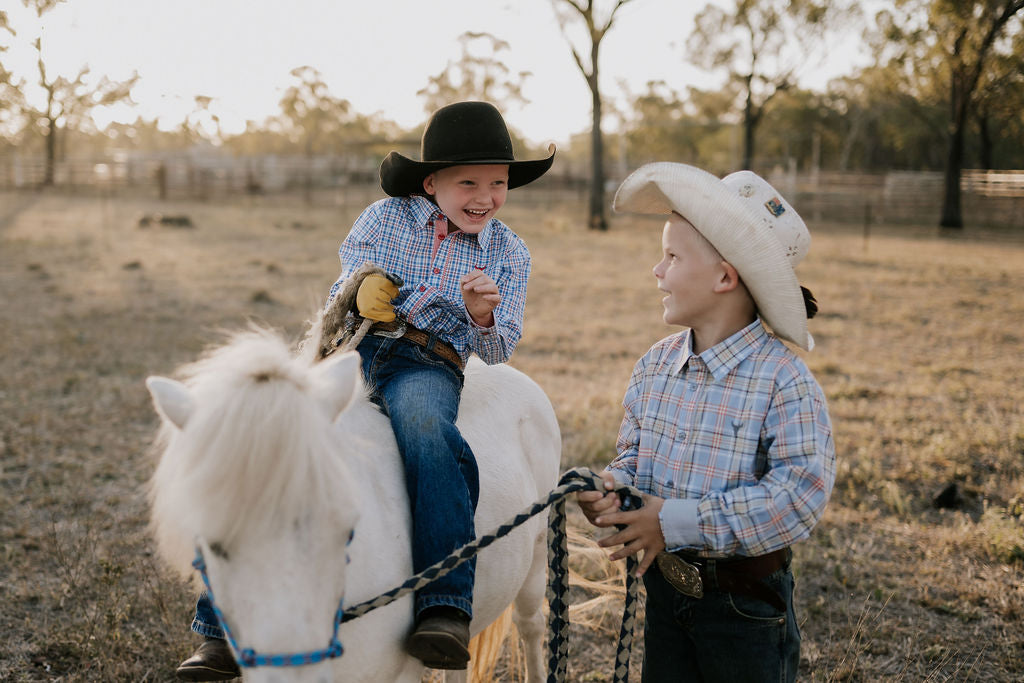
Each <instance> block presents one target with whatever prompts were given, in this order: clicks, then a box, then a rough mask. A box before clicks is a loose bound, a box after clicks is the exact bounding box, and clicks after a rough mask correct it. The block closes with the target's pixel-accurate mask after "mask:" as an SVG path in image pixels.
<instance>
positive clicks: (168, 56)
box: [3, 0, 865, 143]
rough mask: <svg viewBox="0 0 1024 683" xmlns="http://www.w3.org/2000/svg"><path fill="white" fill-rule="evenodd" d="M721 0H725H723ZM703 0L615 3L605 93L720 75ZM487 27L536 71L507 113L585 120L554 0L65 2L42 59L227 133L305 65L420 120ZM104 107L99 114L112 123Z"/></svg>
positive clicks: (48, 23) (28, 54)
mask: <svg viewBox="0 0 1024 683" xmlns="http://www.w3.org/2000/svg"><path fill="white" fill-rule="evenodd" d="M717 1H719V2H720V1H721V0H717ZM5 4H8V5H10V6H11V7H9V9H7V12H8V15H9V18H10V23H11V25H12V27H13V28H15V29H16V30H19V35H18V37H17V38H16V39H14V40H8V41H7V42H9V43H11V49H10V51H9V52H8V53H7V54H6V55H5V56H4V57H3V60H4V64H5V65H8V68H9V69H11V70H12V71H14V72H15V75H16V76H18V75H21V76H23V77H24V76H27V75H28V74H29V68H30V67H31V66H32V64H33V63H34V59H35V57H34V53H33V51H32V49H31V48H28V47H27V45H26V43H27V41H28V40H31V37H32V36H34V35H35V32H36V31H37V30H38V28H37V27H36V25H35V24H36V20H35V16H34V14H33V13H31V12H29V11H28V10H26V9H25V8H24V7H23V6H22V4H21V3H20V2H18V3H15V2H10V3H5ZM702 7H704V3H703V2H700V1H692V2H691V1H690V0H634V1H633V2H632V3H630V4H627V5H626V6H625V7H623V8H622V9H620V10H619V13H618V15H616V24H615V25H614V26H613V28H612V30H611V31H610V32H609V33H608V35H607V37H606V38H605V40H604V42H603V43H602V44H601V55H600V75H601V90H602V94H604V95H605V96H606V97H612V98H614V97H617V96H621V94H622V92H623V91H622V88H621V86H620V83H621V82H625V83H626V84H627V87H628V88H629V90H630V91H632V92H634V93H637V92H640V91H642V90H644V89H645V86H646V83H647V82H648V81H650V80H664V81H665V82H667V83H668V85H669V86H671V87H673V88H676V89H677V90H683V89H685V87H686V86H688V85H696V86H699V87H705V88H706V87H712V86H713V85H714V84H715V83H717V82H718V81H717V80H716V78H715V77H713V76H710V75H709V74H706V73H704V72H700V71H697V70H694V69H692V68H691V67H689V66H688V65H687V64H686V62H685V43H686V39H687V37H688V36H689V34H690V32H691V31H692V28H693V17H694V15H696V13H697V12H698V10H699V9H700V8H702ZM465 31H477V32H487V33H490V34H492V35H494V36H495V37H497V38H499V39H502V40H504V41H506V42H507V43H509V45H510V50H507V51H504V52H502V53H500V54H501V56H502V58H503V59H504V60H505V63H506V65H507V66H508V67H509V70H510V72H511V73H518V72H520V71H530V72H532V73H533V76H531V77H530V78H529V79H528V80H527V81H526V86H525V88H524V94H525V95H526V97H527V98H528V99H529V100H530V103H529V104H527V105H525V106H523V107H512V108H509V109H506V110H505V111H504V112H503V113H504V114H505V118H506V121H507V122H508V123H509V125H511V126H513V127H514V128H516V129H517V130H519V131H520V132H521V133H522V134H524V135H525V136H526V137H527V138H528V139H530V140H532V141H533V142H535V143H546V142H548V141H557V142H564V141H566V140H567V139H568V137H569V136H570V135H571V134H573V133H577V132H581V131H585V130H589V126H590V92H589V89H588V88H587V85H586V83H585V81H584V79H583V76H582V74H581V73H580V71H579V69H578V68H577V67H576V64H575V63H574V62H573V59H572V56H571V53H570V52H569V47H568V45H567V43H566V40H565V38H564V37H563V35H562V33H561V31H560V30H559V27H558V23H557V21H556V20H555V14H554V11H553V9H552V6H551V2H550V0H431V1H430V2H413V1H412V0H289V1H288V2H280V1H277V2H275V1H273V0H173V1H168V0H71V2H69V3H67V4H65V5H60V6H58V7H57V8H56V9H54V10H52V11H51V12H50V13H48V14H47V15H45V16H44V26H43V27H42V37H43V45H44V54H45V56H46V61H47V64H48V68H50V69H51V71H54V72H59V73H61V74H63V75H66V76H69V77H70V76H74V75H75V74H77V72H78V69H79V68H80V67H81V66H83V65H86V64H87V65H88V66H89V67H90V68H91V75H92V76H93V77H95V78H97V79H98V78H99V76H101V75H107V76H109V77H110V78H112V79H115V80H122V79H125V78H127V77H129V76H130V74H131V73H132V71H133V70H135V71H138V73H139V75H140V77H141V79H140V81H139V83H138V85H137V86H136V88H135V89H134V90H133V99H134V100H135V102H136V103H138V107H137V108H136V109H135V110H133V111H132V112H131V113H128V112H124V111H122V112H117V113H116V118H117V119H119V120H124V121H132V120H134V119H135V117H136V116H137V115H138V114H141V115H142V116H143V117H144V118H146V119H152V118H154V117H160V119H161V124H162V126H163V127H166V128H170V127H172V126H174V125H175V124H177V123H179V122H180V121H181V120H183V119H184V117H185V116H186V115H187V114H188V113H189V112H191V111H193V110H194V108H195V100H194V97H195V96H196V95H205V96H209V97H213V98H214V102H213V104H212V105H211V110H212V111H213V112H214V113H215V114H217V115H218V116H219V117H220V119H221V122H222V126H223V128H224V130H225V131H226V132H238V131H241V130H243V129H244V127H245V121H246V120H247V119H252V120H256V121H262V120H263V119H264V118H266V117H267V116H269V115H272V114H275V113H277V112H278V102H279V100H280V98H281V94H282V93H283V91H284V89H285V88H287V86H288V84H289V82H290V78H289V71H291V70H292V69H293V68H295V67H298V66H303V65H309V66H312V67H314V68H316V69H317V70H319V71H320V72H321V73H322V74H323V76H324V80H325V81H326V82H327V84H328V86H329V88H330V90H331V93H332V94H333V95H335V96H337V97H342V98H344V99H347V100H349V102H351V103H352V105H353V107H354V108H355V110H356V111H358V112H360V113H363V114H372V113H374V112H380V113H381V115H382V116H383V117H385V118H387V119H390V120H393V121H396V122H397V123H399V124H400V125H402V126H406V127H412V126H414V125H416V124H418V123H420V122H422V120H423V119H424V118H425V117H426V112H425V111H424V109H423V101H422V99H421V98H419V97H417V96H416V91H418V90H420V89H421V88H423V87H424V86H426V85H427V82H428V79H429V78H430V77H431V76H435V75H437V74H439V73H441V71H442V70H443V69H444V68H445V66H446V65H447V64H448V62H449V61H456V60H458V58H459V56H460V49H461V47H460V44H459V42H458V40H457V38H458V36H459V35H461V34H462V33H463V32H465ZM854 41H855V39H854V38H851V39H850V42H849V43H848V44H847V45H846V48H845V49H838V50H836V49H834V50H833V51H832V55H833V57H832V59H831V62H830V63H826V64H824V65H822V66H821V67H819V68H817V69H814V70H808V71H807V72H806V73H805V74H804V78H803V81H802V82H803V84H804V85H805V86H806V87H813V88H821V87H823V86H824V84H825V82H826V81H827V78H828V77H829V76H830V75H836V74H845V73H849V72H850V71H852V69H853V67H854V61H856V62H858V63H864V62H865V59H864V58H863V57H859V58H854V57H851V55H853V54H855V52H856V49H857V45H856V43H855V42H854ZM112 115H114V113H108V114H107V115H106V118H104V117H101V116H97V117H96V118H97V121H98V123H99V124H100V125H101V126H102V125H106V122H107V120H109V118H110V116H112Z"/></svg>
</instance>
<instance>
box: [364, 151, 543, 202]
mask: <svg viewBox="0 0 1024 683" xmlns="http://www.w3.org/2000/svg"><path fill="white" fill-rule="evenodd" d="M548 152H549V155H548V156H547V157H546V158H544V159H527V160H523V161H516V160H515V159H511V160H510V159H472V160H462V161H454V160H453V161H416V160H414V159H410V158H409V157H406V156H403V155H401V154H399V153H398V152H391V153H390V154H388V155H387V156H386V157H384V161H382V162H381V164H380V186H381V189H383V190H384V192H386V193H387V194H388V195H390V196H392V197H408V196H409V195H413V194H423V179H424V178H426V177H427V176H428V175H430V174H431V173H433V172H434V171H439V170H441V169H442V168H449V167H451V166H484V165H492V164H504V165H507V166H508V187H509V189H510V190H511V189H513V188H516V187H522V186H523V185H526V184H528V183H532V182H533V181H534V180H536V179H537V178H540V177H541V176H542V175H544V174H545V173H547V172H548V170H549V169H550V168H551V164H553V163H554V161H555V146H554V145H549V146H548Z"/></svg>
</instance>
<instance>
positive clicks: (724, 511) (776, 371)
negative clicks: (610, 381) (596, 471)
mask: <svg viewBox="0 0 1024 683" xmlns="http://www.w3.org/2000/svg"><path fill="white" fill-rule="evenodd" d="M691 349H692V341H691V339H690V333H689V331H685V332H681V333H679V334H675V335H672V336H670V337H667V338H665V339H663V340H661V341H659V342H658V343H656V344H655V345H654V346H653V347H651V349H650V350H649V351H648V352H647V353H646V354H645V355H644V356H643V358H641V359H640V360H639V361H638V362H637V364H636V366H635V368H634V370H633V375H632V377H631V378H630V381H629V385H628V388H627V390H626V394H625V397H624V398H623V406H624V408H625V415H624V417H623V420H622V426H621V428H620V430H619V437H618V442H617V449H618V453H619V455H618V457H617V458H616V459H615V460H613V461H612V463H611V464H610V465H609V466H608V469H609V470H611V471H612V473H613V475H614V476H615V478H616V479H617V480H618V481H621V482H625V483H630V484H633V485H634V486H636V487H637V488H638V489H640V490H641V491H643V492H644V493H649V494H651V495H655V496H658V497H660V498H665V499H666V500H665V503H664V505H663V507H662V510H661V526H662V532H663V534H664V536H665V542H666V546H667V547H668V549H669V550H680V549H686V550H689V551H692V552H695V553H697V554H699V555H703V556H707V557H729V556H734V555H743V556H755V555H763V554H765V553H769V552H772V551H774V550H778V549H779V548H783V547H785V546H788V545H790V544H792V543H794V542H796V541H798V540H801V539H803V538H805V537H807V536H808V535H809V534H810V533H811V530H812V529H813V527H814V525H815V524H816V523H817V521H818V519H820V517H821V515H822V513H823V512H824V508H825V504H826V503H827V502H828V499H829V496H830V495H831V492H832V486H833V483H834V482H835V474H836V458H835V447H834V444H833V440H832V426H831V421H830V419H829V415H828V408H827V406H826V403H825V397H824V393H823V392H822V390H821V387H820V386H819V385H818V383H817V381H815V379H814V377H813V375H812V374H811V372H810V370H808V368H807V366H806V365H805V364H804V362H803V361H802V360H801V359H800V358H799V357H798V356H796V355H795V354H794V353H793V352H792V351H790V350H789V349H788V348H786V346H785V345H784V344H783V343H782V342H780V341H779V340H778V339H777V338H775V337H773V336H771V335H769V334H768V333H767V331H766V330H765V328H764V326H763V325H762V324H761V322H760V320H757V321H755V322H753V323H751V324H750V325H749V326H748V327H746V328H744V329H743V330H740V331H739V332H737V333H736V334H734V335H733V336H731V337H729V338H728V339H726V340H724V341H722V342H721V343H719V344H717V345H715V346H714V347H712V348H710V349H707V350H706V351H704V352H703V353H701V354H699V355H694V354H693V353H692V351H691Z"/></svg>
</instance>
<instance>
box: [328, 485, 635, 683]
mask: <svg viewBox="0 0 1024 683" xmlns="http://www.w3.org/2000/svg"><path fill="white" fill-rule="evenodd" d="M585 490H589V491H603V490H604V482H603V480H602V479H601V477H600V476H599V475H597V474H595V473H594V472H593V471H591V470H589V469H587V468H585V467H578V468H575V469H572V470H569V471H568V472H566V473H565V474H564V475H562V478H561V479H560V480H559V482H558V486H557V487H556V488H555V489H553V490H552V491H551V492H550V493H548V495H547V496H546V497H544V498H542V499H541V500H538V501H537V502H535V503H534V504H533V505H531V506H530V507H528V508H527V509H526V510H524V511H523V512H520V513H519V514H518V515H516V516H515V517H514V518H513V519H512V520H511V521H510V522H508V523H506V524H503V525H502V526H500V527H498V528H497V529H495V530H494V532H492V533H490V534H486V535H484V536H481V537H480V538H477V539H476V540H474V541H472V542H470V543H467V544H466V545H464V546H462V547H461V548H459V549H457V550H456V551H455V552H453V553H452V554H451V555H449V556H448V557H446V558H444V559H443V560H441V561H440V562H437V563H436V564H433V565H431V566H429V567H427V568H426V569H424V570H423V571H422V572H420V573H418V574H416V575H415V576H412V577H411V578H409V579H408V580H406V581H405V583H403V584H402V585H400V586H396V587H395V588H392V589H391V590H389V591H387V592H385V593H382V594H380V595H378V596H377V597H375V598H372V599H370V600H367V601H365V602H361V603H359V604H357V605H353V606H352V607H349V608H348V609H346V610H345V611H344V613H343V614H342V617H341V621H342V623H344V622H347V621H351V620H353V619H356V618H358V617H361V616H363V615H364V614H366V613H367V612H370V611H372V610H375V609H377V608H378V607H383V606H384V605H388V604H390V603H392V602H394V601H395V600H397V599H398V598H400V597H402V596H404V595H408V594H409V593H412V592H415V591H417V590H419V589H420V588H423V587H424V586H426V585H427V584H429V583H431V582H432V581H435V580H436V579H439V578H441V577H442V576H445V575H446V574H448V573H449V572H451V571H452V570H453V569H455V568H456V567H458V566H459V565H461V564H462V563H463V562H466V561H467V560H469V559H470V558H471V557H473V556H474V555H476V554H477V553H478V552H479V551H480V550H482V549H483V548H486V547H487V546H489V545H491V544H492V543H494V542H495V541H497V540H498V539H499V538H502V537H504V536H507V535H508V534H509V533H511V532H512V530H513V529H515V528H516V527H518V526H521V525H522V524H524V523H525V522H526V521H527V520H529V519H530V518H532V517H534V516H536V515H538V514H540V513H541V512H543V511H544V510H545V509H546V508H548V507H550V506H554V507H552V510H551V514H550V516H549V520H548V590H547V596H548V602H549V607H550V609H549V613H548V628H549V637H548V682H549V683H561V682H562V681H564V680H565V676H566V671H567V668H568V659H569V657H568V654H569V640H568V634H569V605H568V602H567V600H568V591H569V553H568V547H567V539H566V532H565V498H566V497H567V496H568V495H569V494H571V493H575V492H577V491H585ZM615 491H616V493H618V494H619V495H620V496H621V497H622V502H623V505H622V509H623V510H628V509H636V508H638V507H640V505H641V504H642V501H641V498H640V492H639V491H637V490H636V489H635V488H633V487H631V486H621V487H619V488H617V489H615ZM636 564H637V561H636V557H635V556H631V557H630V558H629V559H628V560H627V564H626V602H625V606H624V608H623V613H622V628H621V629H620V631H619V644H618V647H617V650H616V655H615V675H614V681H615V683H626V681H627V679H628V676H629V655H630V651H631V650H632V645H633V627H634V624H635V622H636V602H637V581H636V576H635V574H636Z"/></svg>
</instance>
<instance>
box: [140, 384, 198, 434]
mask: <svg viewBox="0 0 1024 683" xmlns="http://www.w3.org/2000/svg"><path fill="white" fill-rule="evenodd" d="M146 388H147V389H149V393H150V395H151V396H152V397H153V405H154V406H155V407H156V411H157V412H158V413H160V415H161V416H162V417H163V418H164V419H166V420H167V421H168V422H171V423H173V424H174V425H175V426H176V427H177V428H178V429H184V428H185V423H186V422H188V418H189V416H191V415H192V409H193V407H194V405H195V402H194V401H193V400H192V394H191V393H189V390H188V387H186V386H185V385H184V384H182V383H181V382H175V381H174V380H173V379H167V378H166V377H156V376H153V377H149V378H147V379H146Z"/></svg>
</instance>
